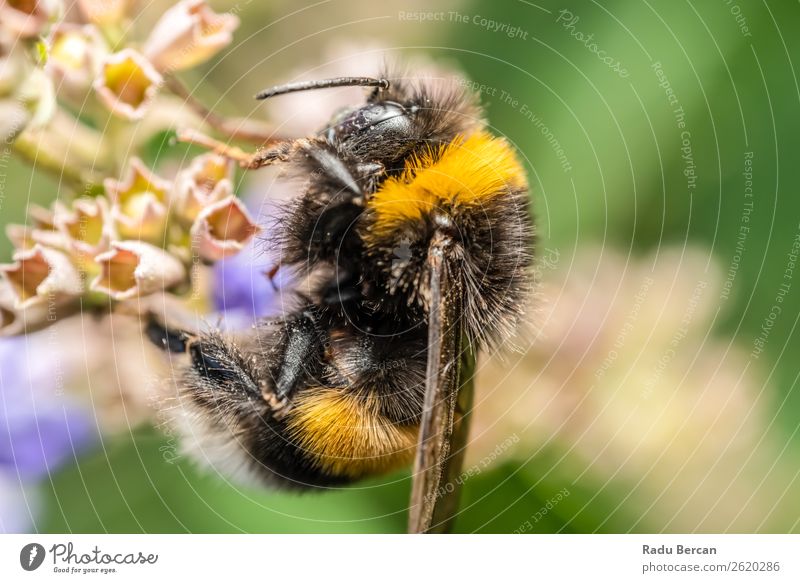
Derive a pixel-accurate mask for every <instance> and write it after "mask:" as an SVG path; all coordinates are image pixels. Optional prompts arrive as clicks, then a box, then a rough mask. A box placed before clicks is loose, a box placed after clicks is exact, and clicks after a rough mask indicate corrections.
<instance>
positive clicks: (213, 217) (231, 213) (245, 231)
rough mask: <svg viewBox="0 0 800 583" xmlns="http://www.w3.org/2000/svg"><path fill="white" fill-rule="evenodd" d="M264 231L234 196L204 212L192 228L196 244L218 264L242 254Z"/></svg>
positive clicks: (207, 257)
mask: <svg viewBox="0 0 800 583" xmlns="http://www.w3.org/2000/svg"><path fill="white" fill-rule="evenodd" d="M260 230H261V228H260V227H259V226H258V225H257V224H256V223H255V222H254V221H253V219H252V218H251V217H250V213H248V212H247V209H246V208H245V206H244V205H243V204H242V202H241V201H240V200H239V199H238V198H236V197H233V196H229V197H228V198H226V199H224V200H221V201H219V202H216V203H214V204H212V205H210V206H208V207H206V208H204V209H203V210H202V211H201V212H200V214H199V215H198V216H197V219H196V220H195V222H194V225H192V232H191V234H192V242H193V244H194V246H195V247H196V248H197V250H198V251H199V253H200V255H201V256H203V257H204V258H205V259H209V260H212V261H216V260H218V259H222V258H223V257H227V256H229V255H234V254H236V253H238V252H239V251H241V250H242V248H243V247H244V245H245V244H246V243H247V242H248V241H249V240H250V238H251V237H252V236H253V235H255V234H256V233H258V232H259V231H260Z"/></svg>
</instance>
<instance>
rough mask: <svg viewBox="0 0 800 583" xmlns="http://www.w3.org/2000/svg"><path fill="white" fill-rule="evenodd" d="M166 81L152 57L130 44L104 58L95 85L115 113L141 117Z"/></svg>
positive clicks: (105, 103)
mask: <svg viewBox="0 0 800 583" xmlns="http://www.w3.org/2000/svg"><path fill="white" fill-rule="evenodd" d="M162 81H163V79H162V77H161V75H160V74H159V73H158V71H156V70H155V68H154V67H153V65H152V64H151V63H150V61H148V60H147V59H145V58H144V57H143V56H142V55H141V53H138V52H136V51H134V50H133V49H128V48H126V49H122V50H121V51H119V52H118V53H113V54H111V55H108V56H107V57H106V58H105V59H104V60H103V63H102V66H101V69H100V74H99V76H98V77H97V79H95V81H94V88H95V91H97V95H98V97H99V98H100V101H102V102H103V104H104V105H105V106H106V107H108V109H109V110H111V112H112V113H114V114H115V115H118V116H120V117H123V118H125V119H129V120H137V119H141V118H142V117H144V114H145V112H146V111H147V107H148V105H150V102H151V101H152V100H153V98H154V97H155V95H156V93H157V92H158V87H159V86H160V85H161V82H162Z"/></svg>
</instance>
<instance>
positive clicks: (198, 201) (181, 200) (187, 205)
mask: <svg viewBox="0 0 800 583" xmlns="http://www.w3.org/2000/svg"><path fill="white" fill-rule="evenodd" d="M232 178H233V160H229V159H228V158H224V157H222V156H218V155H216V154H213V153H208V154H203V155H201V156H198V157H197V158H195V159H194V160H192V163H191V165H190V166H189V168H187V169H186V170H182V171H181V172H179V173H178V176H177V177H176V178H175V186H174V196H175V210H176V212H177V213H178V215H180V217H181V218H182V219H183V220H185V221H188V222H189V223H190V224H191V223H192V222H194V220H195V219H196V218H197V215H198V214H200V211H201V210H203V209H204V208H205V207H207V206H209V205H210V204H212V203H214V202H217V201H219V200H222V199H224V198H226V197H228V196H231V195H232V194H233V180H232Z"/></svg>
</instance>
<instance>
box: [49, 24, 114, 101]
mask: <svg viewBox="0 0 800 583" xmlns="http://www.w3.org/2000/svg"><path fill="white" fill-rule="evenodd" d="M48 44H49V46H50V50H49V53H48V58H47V64H46V66H45V68H46V70H47V71H48V72H49V73H50V74H51V75H52V77H53V81H54V82H55V84H56V86H57V89H58V91H59V92H64V93H66V94H67V95H70V96H73V97H75V98H81V97H83V95H85V92H86V91H87V90H88V89H89V87H91V85H92V82H93V81H94V80H95V78H96V77H97V76H98V75H99V74H100V62H101V59H102V57H103V56H104V55H105V54H106V53H107V52H108V50H107V49H106V48H105V44H104V43H103V40H102V38H101V36H100V33H99V31H98V30H97V29H96V28H95V27H94V26H91V25H85V26H79V25H76V24H71V23H61V24H58V25H56V26H55V27H53V30H52V31H51V33H50V38H49V39H48Z"/></svg>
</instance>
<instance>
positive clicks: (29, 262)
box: [0, 244, 83, 309]
mask: <svg viewBox="0 0 800 583" xmlns="http://www.w3.org/2000/svg"><path fill="white" fill-rule="evenodd" d="M0 273H3V274H4V276H5V278H6V280H7V281H8V282H9V283H10V284H11V289H12V291H13V292H14V294H15V297H16V307H17V308H20V309H24V308H28V307H30V306H32V305H36V304H43V303H47V301H48V299H49V298H52V299H54V300H55V301H59V300H63V299H67V298H70V297H75V296H78V295H80V294H81V293H82V291H83V284H82V281H81V277H80V274H79V272H78V270H77V269H76V268H75V266H74V265H73V264H72V262H71V261H70V260H69V257H67V255H65V254H64V253H62V252H61V251H57V250H55V249H49V248H47V247H44V246H42V245H39V244H37V245H35V246H34V247H33V248H32V249H25V250H21V251H17V252H16V253H15V254H14V263H13V264H11V265H0Z"/></svg>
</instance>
